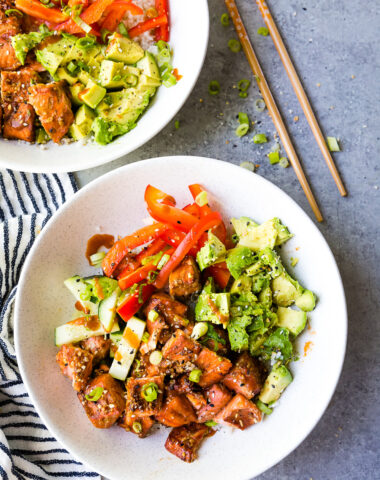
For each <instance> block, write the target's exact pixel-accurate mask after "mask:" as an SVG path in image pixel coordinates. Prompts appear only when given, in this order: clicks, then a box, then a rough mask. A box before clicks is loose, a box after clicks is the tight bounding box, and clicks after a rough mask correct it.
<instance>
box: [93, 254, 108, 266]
mask: <svg viewBox="0 0 380 480" xmlns="http://www.w3.org/2000/svg"><path fill="white" fill-rule="evenodd" d="M105 256H106V252H96V253H94V254H93V255H91V256H90V262H91V265H92V266H93V267H98V266H100V265H101V263H102V260H103V258H104V257H105Z"/></svg>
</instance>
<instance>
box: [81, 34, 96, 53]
mask: <svg viewBox="0 0 380 480" xmlns="http://www.w3.org/2000/svg"><path fill="white" fill-rule="evenodd" d="M95 42H96V38H95V37H94V36H93V35H86V36H85V37H82V38H78V40H77V41H76V45H77V47H79V48H82V49H83V50H87V49H88V48H91V47H93V46H94V45H95Z"/></svg>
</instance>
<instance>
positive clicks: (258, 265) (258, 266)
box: [245, 260, 268, 277]
mask: <svg viewBox="0 0 380 480" xmlns="http://www.w3.org/2000/svg"><path fill="white" fill-rule="evenodd" d="M267 271H268V268H267V267H266V266H265V265H264V264H263V263H262V262H261V260H257V262H255V263H254V264H253V265H251V266H250V267H248V268H247V269H246V271H245V273H246V274H247V275H249V276H250V277H253V276H255V275H257V274H258V273H262V272H267Z"/></svg>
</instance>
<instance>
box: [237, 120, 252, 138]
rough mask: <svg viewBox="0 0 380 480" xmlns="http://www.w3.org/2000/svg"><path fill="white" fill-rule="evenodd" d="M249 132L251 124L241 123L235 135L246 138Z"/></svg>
mask: <svg viewBox="0 0 380 480" xmlns="http://www.w3.org/2000/svg"><path fill="white" fill-rule="evenodd" d="M248 130H249V124H248V123H241V124H240V125H239V126H238V127H237V129H236V130H235V134H236V135H237V136H238V137H244V135H246V134H247V133H248Z"/></svg>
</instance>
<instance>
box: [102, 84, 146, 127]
mask: <svg viewBox="0 0 380 480" xmlns="http://www.w3.org/2000/svg"><path fill="white" fill-rule="evenodd" d="M149 99H150V94H149V92H148V91H146V92H141V91H139V90H137V89H136V88H126V89H124V90H121V91H120V92H109V93H108V94H107V95H106V96H105V97H104V99H103V101H102V102H100V103H99V105H98V107H97V108H96V112H97V114H98V115H100V116H101V117H102V118H103V119H104V120H107V121H111V122H116V123H120V124H122V125H128V126H129V128H133V126H134V125H135V123H136V121H137V119H138V118H139V116H140V115H141V114H142V113H143V111H144V110H145V109H146V108H147V106H148V105H149Z"/></svg>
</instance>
